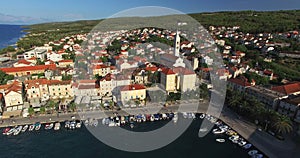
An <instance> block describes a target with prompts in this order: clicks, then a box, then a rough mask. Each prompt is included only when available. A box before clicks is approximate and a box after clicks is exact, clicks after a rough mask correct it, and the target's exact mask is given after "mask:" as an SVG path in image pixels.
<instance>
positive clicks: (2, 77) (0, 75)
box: [0, 70, 14, 85]
mask: <svg viewBox="0 0 300 158" xmlns="http://www.w3.org/2000/svg"><path fill="white" fill-rule="evenodd" d="M13 79H14V76H13V75H8V74H6V73H5V72H3V71H1V70H0V84H1V85H3V84H6V83H7V81H9V80H13Z"/></svg>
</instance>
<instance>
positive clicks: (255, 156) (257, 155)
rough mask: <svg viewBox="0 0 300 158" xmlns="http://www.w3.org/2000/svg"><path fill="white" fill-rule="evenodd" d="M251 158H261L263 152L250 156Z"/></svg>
mask: <svg viewBox="0 0 300 158" xmlns="http://www.w3.org/2000/svg"><path fill="white" fill-rule="evenodd" d="M252 157H253V158H263V157H264V155H263V154H255V155H253V156H252Z"/></svg>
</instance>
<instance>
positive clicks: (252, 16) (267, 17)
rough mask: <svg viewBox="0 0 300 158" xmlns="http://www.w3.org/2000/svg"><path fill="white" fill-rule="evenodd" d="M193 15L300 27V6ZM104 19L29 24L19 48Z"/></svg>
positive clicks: (245, 26)
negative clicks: (283, 8)
mask: <svg viewBox="0 0 300 158" xmlns="http://www.w3.org/2000/svg"><path fill="white" fill-rule="evenodd" d="M172 16H176V15H172ZM190 16H192V17H193V18H194V19H196V20H197V21H199V22H200V23H201V24H202V25H204V26H205V27H208V26H210V25H213V26H241V31H243V32H249V33H257V32H285V31H291V30H300V10H288V11H264V12H262V11H237V12H215V13H195V14H190ZM164 18H166V16H164V17H157V19H159V20H161V21H163V20H164ZM120 20H121V19H120ZM123 20H124V19H123ZM137 20H138V18H137ZM100 21H101V20H83V21H75V22H53V23H44V24H35V25H29V26H25V27H27V28H29V29H28V30H27V31H29V32H30V34H29V35H30V36H28V37H27V38H24V39H22V40H20V41H19V42H18V43H17V45H18V47H19V48H23V49H25V50H26V49H29V48H30V46H32V45H36V46H40V45H43V44H44V43H48V42H49V41H54V40H59V39H61V38H63V37H66V36H69V35H74V34H78V33H88V32H90V31H91V29H92V28H93V27H94V26H96V25H97V24H98V23H99V22H100Z"/></svg>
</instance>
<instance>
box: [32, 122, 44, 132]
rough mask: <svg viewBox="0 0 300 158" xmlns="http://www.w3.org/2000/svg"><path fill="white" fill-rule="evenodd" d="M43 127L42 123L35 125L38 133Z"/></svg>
mask: <svg viewBox="0 0 300 158" xmlns="http://www.w3.org/2000/svg"><path fill="white" fill-rule="evenodd" d="M41 126H42V125H41V123H39V122H37V123H36V124H35V128H34V129H35V130H36V131H38V130H40V129H41Z"/></svg>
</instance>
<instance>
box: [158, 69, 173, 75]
mask: <svg viewBox="0 0 300 158" xmlns="http://www.w3.org/2000/svg"><path fill="white" fill-rule="evenodd" d="M161 72H162V73H164V74H166V75H173V74H175V72H174V71H173V70H172V69H170V68H163V69H162V71H161Z"/></svg>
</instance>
